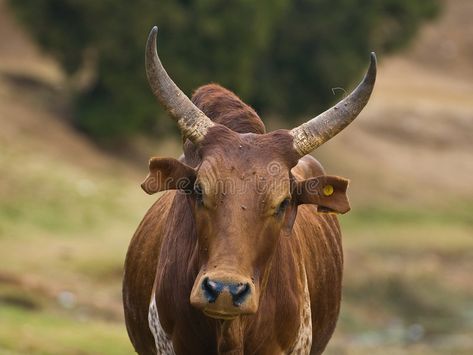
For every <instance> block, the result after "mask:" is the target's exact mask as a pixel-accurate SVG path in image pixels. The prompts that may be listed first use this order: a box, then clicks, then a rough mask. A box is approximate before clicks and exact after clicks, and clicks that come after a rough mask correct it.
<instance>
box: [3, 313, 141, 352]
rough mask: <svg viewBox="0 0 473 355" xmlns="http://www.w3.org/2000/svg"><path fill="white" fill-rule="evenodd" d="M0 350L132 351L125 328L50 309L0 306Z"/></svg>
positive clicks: (120, 325) (116, 324) (117, 324)
mask: <svg viewBox="0 0 473 355" xmlns="http://www.w3.org/2000/svg"><path fill="white" fill-rule="evenodd" d="M0 320H1V322H0V353H7V354H8V353H11V354H58V355H59V354H117V355H119V354H131V353H132V347H131V345H130V342H129V340H128V337H127V335H126V331H125V328H124V326H123V325H122V324H119V323H107V322H104V321H101V320H98V319H88V318H84V317H80V316H76V317H69V316H64V315H61V314H58V313H56V312H54V311H51V310H44V311H42V310H41V311H30V310H24V309H21V308H18V307H11V306H2V307H0Z"/></svg>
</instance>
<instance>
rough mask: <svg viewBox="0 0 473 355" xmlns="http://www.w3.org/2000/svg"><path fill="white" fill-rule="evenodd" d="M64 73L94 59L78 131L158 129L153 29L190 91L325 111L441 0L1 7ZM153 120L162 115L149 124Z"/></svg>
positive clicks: (274, 109) (286, 111)
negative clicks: (150, 76)
mask: <svg viewBox="0 0 473 355" xmlns="http://www.w3.org/2000/svg"><path fill="white" fill-rule="evenodd" d="M10 4H11V6H12V8H13V9H14V10H15V12H16V14H17V15H18V17H19V18H20V19H21V20H22V22H23V23H24V24H25V26H26V28H27V29H28V30H29V31H30V32H31V34H32V35H33V36H34V38H35V39H36V40H37V41H38V43H39V44H40V45H41V46H42V47H43V48H44V49H45V50H46V51H48V52H50V53H51V54H52V55H53V56H55V57H56V58H57V59H58V60H59V62H60V63H61V65H62V66H63V67H64V69H65V70H66V72H67V73H69V74H71V75H72V74H73V73H75V72H76V71H77V70H78V69H80V68H81V66H82V64H83V62H84V58H85V56H86V54H87V53H89V54H90V53H94V54H95V55H94V58H95V59H96V60H95V70H96V72H97V76H96V80H95V81H94V82H93V83H92V85H90V86H89V87H88V88H87V90H83V91H80V92H77V93H76V94H75V96H74V97H75V100H74V107H75V120H74V122H75V124H76V126H77V127H79V128H80V129H82V130H84V131H86V132H88V133H90V134H92V135H94V136H95V137H98V138H113V137H117V136H118V137H120V136H122V135H125V134H129V133H133V132H137V131H148V132H149V131H154V132H158V133H164V132H167V131H168V130H169V129H170V127H171V125H172V124H171V123H170V121H169V120H168V119H167V118H166V117H165V114H164V113H163V112H161V111H159V109H158V108H157V105H156V103H155V100H154V98H153V97H152V95H151V93H150V91H149V89H148V85H147V83H146V78H145V73H144V66H143V53H144V44H145V41H146V36H147V34H148V31H149V30H150V29H151V27H152V25H154V24H158V25H159V27H160V33H159V51H160V56H161V58H162V60H163V63H164V65H165V66H166V68H167V69H168V72H169V73H170V74H171V76H172V77H173V78H174V79H175V80H176V82H177V83H178V85H179V86H180V87H181V88H182V89H183V90H184V91H185V92H187V93H188V94H190V93H191V90H193V89H195V88H197V87H198V86H199V85H202V84H204V83H207V82H209V81H213V82H219V83H221V84H222V85H224V86H226V87H228V88H229V89H232V90H234V91H235V92H236V93H237V94H238V95H240V96H241V97H242V98H243V99H244V100H245V101H247V102H249V103H250V104H253V105H254V106H255V107H256V108H257V109H258V110H259V111H260V112H262V113H263V114H274V113H276V114H278V115H281V116H284V117H285V118H286V119H288V120H294V119H295V118H296V117H298V115H302V114H306V115H307V114H311V115H313V114H315V113H316V112H318V111H319V110H321V109H322V108H323V107H325V106H327V105H329V104H330V103H331V102H332V101H333V100H336V99H339V98H340V97H336V96H335V97H334V95H333V93H332V91H331V90H330V89H331V88H333V87H336V86H340V87H347V86H348V85H349V84H350V83H351V82H352V81H353V80H355V79H358V76H359V75H360V71H361V70H362V69H364V68H365V66H366V63H367V60H368V54H369V52H370V51H371V50H376V51H377V52H378V53H385V52H390V51H393V50H396V49H398V48H400V47H402V46H403V45H404V44H406V43H407V42H408V41H409V39H410V38H412V36H413V35H414V34H415V32H416V30H417V28H418V26H419V25H420V24H421V23H422V21H423V20H424V19H427V18H431V17H432V16H434V15H435V14H436V13H437V12H438V8H439V5H438V0H366V1H363V0H293V1H291V0H259V1H252V0H227V1H224V0H195V1H192V0H159V1H156V0H135V1H133V2H130V1H126V0H101V1H96V0H22V1H14V0H10ZM157 113H159V115H158V117H157V118H156V116H157Z"/></svg>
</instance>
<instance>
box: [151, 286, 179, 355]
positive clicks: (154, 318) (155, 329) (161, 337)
mask: <svg viewBox="0 0 473 355" xmlns="http://www.w3.org/2000/svg"><path fill="white" fill-rule="evenodd" d="M148 323H149V329H150V330H151V333H153V336H154V342H155V344H156V352H157V355H174V354H175V352H174V348H173V346H172V342H171V339H169V336H168V335H167V334H166V332H165V331H164V329H163V327H162V326H161V323H159V315H158V307H157V306H156V298H155V294H154V292H153V296H152V297H151V303H150V304H149V312H148Z"/></svg>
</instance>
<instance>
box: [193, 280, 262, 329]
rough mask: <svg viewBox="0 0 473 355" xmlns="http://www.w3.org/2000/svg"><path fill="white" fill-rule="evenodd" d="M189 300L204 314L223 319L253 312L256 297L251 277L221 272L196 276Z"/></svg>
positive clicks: (256, 301)
mask: <svg viewBox="0 0 473 355" xmlns="http://www.w3.org/2000/svg"><path fill="white" fill-rule="evenodd" d="M190 302H191V304H192V305H193V306H194V307H196V308H198V309H201V310H202V311H203V312H204V314H205V315H207V316H208V317H211V318H216V319H225V320H229V319H234V318H236V317H238V316H239V315H242V314H254V313H256V311H257V309H258V296H257V292H256V288H255V285H254V283H253V282H252V281H251V279H248V278H244V277H241V276H238V275H233V274H224V273H212V274H204V275H202V276H200V277H198V278H197V279H196V282H195V283H194V287H193V288H192V292H191V297H190Z"/></svg>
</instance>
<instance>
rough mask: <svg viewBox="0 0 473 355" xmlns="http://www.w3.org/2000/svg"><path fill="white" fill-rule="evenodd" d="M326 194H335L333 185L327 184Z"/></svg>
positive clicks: (325, 187)
mask: <svg viewBox="0 0 473 355" xmlns="http://www.w3.org/2000/svg"><path fill="white" fill-rule="evenodd" d="M323 192H324V195H325V196H330V195H332V194H333V186H332V185H325V186H324V189H323Z"/></svg>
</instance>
